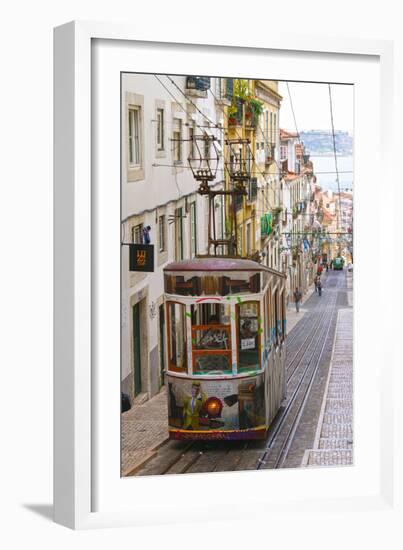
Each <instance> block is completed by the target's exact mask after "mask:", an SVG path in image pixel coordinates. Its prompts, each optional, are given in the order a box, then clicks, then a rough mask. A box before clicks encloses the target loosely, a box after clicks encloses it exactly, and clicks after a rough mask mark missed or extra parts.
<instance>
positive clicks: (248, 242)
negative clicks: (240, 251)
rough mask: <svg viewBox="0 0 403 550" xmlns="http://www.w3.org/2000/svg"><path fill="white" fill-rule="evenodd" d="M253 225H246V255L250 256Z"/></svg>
mask: <svg viewBox="0 0 403 550" xmlns="http://www.w3.org/2000/svg"><path fill="white" fill-rule="evenodd" d="M250 227H251V224H250V223H247V224H246V255H247V256H250V254H251V234H250Z"/></svg>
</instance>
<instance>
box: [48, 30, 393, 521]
mask: <svg viewBox="0 0 403 550" xmlns="http://www.w3.org/2000/svg"><path fill="white" fill-rule="evenodd" d="M54 44H55V67H54V68H55V400H54V415H55V447H54V457H55V458H54V460H55V474H54V487H55V495H54V497H55V521H57V522H58V523H61V524H63V525H66V526H68V527H71V528H80V529H81V528H90V527H105V526H120V525H121V526H123V525H133V526H134V525H145V524H151V523H155V524H158V523H178V522H183V523H186V522H191V521H194V519H195V518H197V520H198V521H207V520H212V521H225V520H229V519H232V520H234V519H238V518H239V519H245V520H248V519H258V518H263V517H265V516H267V514H268V513H270V514H274V515H275V514H278V513H281V511H282V510H284V509H287V511H288V513H290V514H291V513H295V512H297V511H298V510H299V509H300V508H301V506H302V503H303V506H304V509H305V511H306V512H307V513H312V514H315V513H316V512H317V511H319V510H323V509H328V510H329V511H330V510H332V511H335V510H339V509H340V510H342V509H345V508H346V506H347V507H348V508H349V509H352V510H377V509H382V508H385V507H387V506H391V505H392V502H393V490H392V488H393V468H392V467H391V465H392V463H393V453H392V451H391V449H393V439H392V431H391V430H390V429H389V427H388V426H389V424H388V422H387V418H388V417H390V416H391V415H392V413H393V400H392V399H391V395H393V392H392V388H393V386H392V375H393V361H394V357H393V354H392V350H391V349H390V348H389V347H387V346H386V345H385V342H386V341H387V339H388V332H389V329H388V326H387V324H386V323H382V322H381V321H380V320H379V321H378V320H374V311H373V308H374V304H376V311H377V312H378V313H377V314H379V312H380V311H384V312H385V311H386V312H388V311H389V309H390V307H391V306H390V304H389V302H388V298H387V293H386V292H385V288H388V285H391V284H393V283H392V282H391V278H392V275H391V273H385V272H384V271H382V281H383V286H382V287H379V286H378V284H375V285H374V281H380V275H381V266H382V265H386V264H387V258H388V257H389V255H390V254H391V251H393V241H392V240H391V239H383V238H382V236H383V235H384V232H385V227H386V226H387V219H388V210H387V207H386V206H385V205H384V204H383V203H382V204H380V203H379V200H378V198H377V196H378V195H377V189H378V186H379V178H380V177H385V173H386V174H387V173H388V170H390V168H389V167H390V166H391V162H390V161H391V156H392V153H391V147H390V144H389V141H388V139H389V135H390V128H391V124H392V115H393V113H392V85H391V84H392V76H393V75H392V45H391V43H388V42H385V41H370V40H368V41H364V40H354V39H351V40H345V39H344V38H343V39H340V40H339V39H336V38H333V39H330V38H326V39H324V38H316V37H313V36H309V35H307V36H305V37H298V38H297V37H289V36H286V35H281V36H279V35H277V36H276V35H273V36H271V37H270V38H267V39H262V40H261V41H259V40H257V41H256V43H248V42H245V41H244V40H242V39H241V38H240V39H239V41H237V43H233V44H228V43H220V44H219V43H214V44H208V43H194V41H193V43H190V41H186V40H185V39H183V41H181V42H177V41H175V42H173V41H172V37H153V36H146V35H145V34H144V35H142V34H141V33H139V32H138V31H137V30H135V29H133V28H131V27H130V26H125V25H109V24H100V23H69V24H66V25H63V26H61V27H58V28H57V29H55V41H54ZM386 177H387V176H386ZM385 193H386V194H387V193H389V195H390V197H389V198H390V200H393V196H392V194H393V190H392V189H387V190H385ZM374 212H376V213H377V215H376V216H374V215H373V213H374ZM369 267H370V270H371V277H368V268H369ZM353 281H354V283H353ZM369 296H370V297H371V298H370V299H368V297H369ZM368 342H370V343H371V344H370V345H368ZM278 469H281V470H282V471H281V472H277V471H275V470H278ZM184 500H186V505H184Z"/></svg>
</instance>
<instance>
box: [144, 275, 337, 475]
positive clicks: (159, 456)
mask: <svg viewBox="0 0 403 550" xmlns="http://www.w3.org/2000/svg"><path fill="white" fill-rule="evenodd" d="M341 282H342V281H341V279H340V278H339V277H336V278H335V277H331V278H329V279H328V280H327V284H326V292H325V293H324V294H323V295H322V297H321V298H320V299H318V302H317V303H316V304H315V305H314V306H313V307H311V308H310V311H309V313H308V315H309V318H307V317H305V322H304V323H303V324H301V325H300V327H298V328H299V331H298V333H296V334H295V335H294V336H293V340H292V341H291V343H289V342H287V349H288V348H289V347H290V346H292V348H295V347H297V346H298V349H297V350H296V351H295V352H294V353H293V355H292V357H291V359H290V360H289V361H287V360H286V373H287V394H288V397H287V402H286V405H285V407H284V408H283V409H280V411H279V413H278V414H277V416H276V417H275V419H274V421H273V423H272V426H271V427H270V429H269V432H268V438H267V439H266V440H265V441H217V442H215V441H192V442H183V441H172V440H167V441H166V443H164V444H163V445H162V446H161V447H160V448H159V449H158V452H157V453H156V456H155V458H153V459H152V460H150V461H149V462H148V463H147V464H145V466H144V468H142V469H141V470H140V471H138V473H136V475H140V476H143V475H167V474H182V473H198V472H222V471H239V470H251V469H259V470H260V469H268V468H271V469H272V468H281V467H283V466H284V464H285V462H286V459H287V456H288V453H289V451H290V449H291V448H292V444H293V441H294V439H295V435H296V433H297V431H298V426H299V424H300V421H301V418H302V416H303V414H304V411H305V408H306V405H307V403H308V401H309V396H310V394H311V390H312V387H313V386H314V383H315V379H316V377H317V374H318V369H319V366H320V364H321V360H322V358H323V355H324V352H325V350H326V347H327V345H328V344H329V334H330V331H331V328H332V325H333V323H334V318H335V314H336V312H337V294H338V293H337V290H338V288H339V287H340V286H341V285H340V283H341ZM327 290H331V291H330V292H328V291H327ZM313 296H315V295H313ZM313 296H312V297H311V298H310V299H312V298H313ZM320 310H323V311H321V313H320V314H319V315H318V313H319V311H320ZM296 328H297V327H296ZM305 333H307V334H306V336H305ZM301 338H302V342H300V339H301ZM293 351H294V350H293ZM287 353H288V352H287ZM291 365H293V366H294V368H293V367H291ZM290 368H293V370H292V372H291V373H290Z"/></svg>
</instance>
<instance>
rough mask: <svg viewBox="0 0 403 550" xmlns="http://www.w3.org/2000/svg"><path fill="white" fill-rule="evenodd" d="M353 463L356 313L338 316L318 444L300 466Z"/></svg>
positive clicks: (342, 311) (307, 451) (341, 312)
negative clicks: (354, 322) (354, 325)
mask: <svg viewBox="0 0 403 550" xmlns="http://www.w3.org/2000/svg"><path fill="white" fill-rule="evenodd" d="M352 464H353V310H352V309H351V308H348V309H340V310H339V313H338V317H337V326H336V334H335V340H334V345H333V353H332V360H331V363H330V368H329V376H328V380H327V384H326V389H325V393H324V397H323V402H322V409H321V413H320V417H319V421H318V428H317V431H316V437H315V442H314V445H313V448H312V449H307V450H306V451H305V454H304V457H303V459H302V463H301V466H305V467H314V466H350V465H352Z"/></svg>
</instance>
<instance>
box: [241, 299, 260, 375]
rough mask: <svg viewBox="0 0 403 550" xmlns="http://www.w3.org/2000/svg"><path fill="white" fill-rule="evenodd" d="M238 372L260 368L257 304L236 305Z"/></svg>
mask: <svg viewBox="0 0 403 550" xmlns="http://www.w3.org/2000/svg"><path fill="white" fill-rule="evenodd" d="M237 333H238V372H245V371H249V370H256V369H259V368H260V333H261V328H260V318H259V303H258V302H244V303H243V304H240V305H237Z"/></svg>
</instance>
